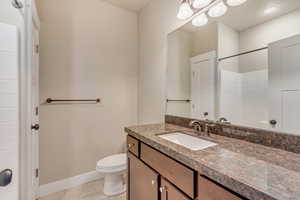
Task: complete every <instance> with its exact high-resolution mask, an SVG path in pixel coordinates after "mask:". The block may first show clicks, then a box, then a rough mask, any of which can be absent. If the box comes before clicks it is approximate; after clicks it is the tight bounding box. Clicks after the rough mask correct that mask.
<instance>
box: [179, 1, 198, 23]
mask: <svg viewBox="0 0 300 200" xmlns="http://www.w3.org/2000/svg"><path fill="white" fill-rule="evenodd" d="M193 14H194V12H193V11H192V9H191V6H190V4H189V3H188V2H187V1H184V2H183V3H182V4H181V5H180V7H179V11H178V14H177V18H178V19H182V20H185V19H187V18H189V17H191V16H192V15H193Z"/></svg>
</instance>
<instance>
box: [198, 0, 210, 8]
mask: <svg viewBox="0 0 300 200" xmlns="http://www.w3.org/2000/svg"><path fill="white" fill-rule="evenodd" d="M211 2H212V0H194V2H193V7H194V8H204V7H206V6H208V5H209V4H210V3H211Z"/></svg>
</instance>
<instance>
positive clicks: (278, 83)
mask: <svg viewBox="0 0 300 200" xmlns="http://www.w3.org/2000/svg"><path fill="white" fill-rule="evenodd" d="M299 52H300V35H298V36H294V37H291V38H288V39H284V40H280V41H278V42H274V43H272V44H270V45H269V63H270V66H269V118H270V120H273V122H274V123H275V122H276V125H274V126H273V128H276V129H279V130H282V131H292V132H295V131H297V132H298V133H299V132H300V123H299V120H296V119H297V118H298V116H299V114H300V109H299V100H300V98H299V97H300V53H299Z"/></svg>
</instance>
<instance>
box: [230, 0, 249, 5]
mask: <svg viewBox="0 0 300 200" xmlns="http://www.w3.org/2000/svg"><path fill="white" fill-rule="evenodd" d="M246 1H247V0H227V4H228V5H230V6H239V5H241V4H243V3H245V2H246Z"/></svg>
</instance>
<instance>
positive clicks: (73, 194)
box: [38, 180, 126, 200]
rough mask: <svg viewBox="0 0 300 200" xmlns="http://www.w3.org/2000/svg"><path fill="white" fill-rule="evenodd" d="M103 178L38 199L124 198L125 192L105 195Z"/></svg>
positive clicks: (94, 199)
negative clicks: (117, 194) (111, 195)
mask: <svg viewBox="0 0 300 200" xmlns="http://www.w3.org/2000/svg"><path fill="white" fill-rule="evenodd" d="M102 188H103V180H100V181H93V182H89V183H86V184H83V185H80V186H78V187H75V188H72V189H68V190H65V191H62V192H57V193H55V194H50V195H48V196H45V197H42V198H39V199H38V200H126V194H122V195H119V196H114V197H106V196H105V195H104V194H103V192H102Z"/></svg>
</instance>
